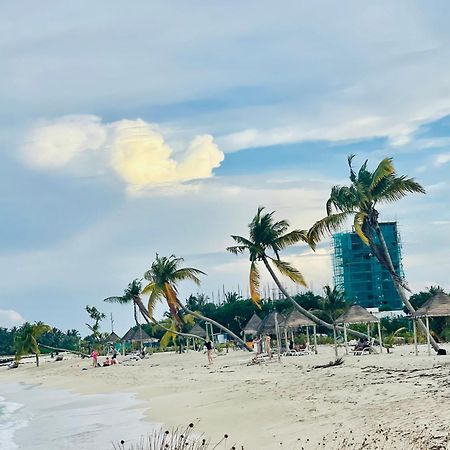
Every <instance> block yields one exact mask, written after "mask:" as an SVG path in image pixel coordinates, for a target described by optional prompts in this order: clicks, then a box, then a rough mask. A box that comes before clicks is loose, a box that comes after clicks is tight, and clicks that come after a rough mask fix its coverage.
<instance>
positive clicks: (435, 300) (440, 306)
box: [413, 292, 450, 317]
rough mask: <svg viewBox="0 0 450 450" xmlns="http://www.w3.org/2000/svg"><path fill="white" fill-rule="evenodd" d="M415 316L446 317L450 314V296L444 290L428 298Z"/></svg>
mask: <svg viewBox="0 0 450 450" xmlns="http://www.w3.org/2000/svg"><path fill="white" fill-rule="evenodd" d="M413 316H414V317H425V316H428V317H444V316H450V297H449V296H448V295H447V294H444V293H443V292H439V293H438V294H436V295H434V296H433V297H431V298H430V299H429V300H427V301H426V302H425V303H424V304H423V305H422V306H421V307H420V308H419V309H418V310H417V311H416V312H415V313H414V314H413Z"/></svg>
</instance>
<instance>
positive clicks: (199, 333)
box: [189, 323, 206, 338]
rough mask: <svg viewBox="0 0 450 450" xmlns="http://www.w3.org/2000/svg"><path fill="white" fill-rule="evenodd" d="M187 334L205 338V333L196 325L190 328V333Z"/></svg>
mask: <svg viewBox="0 0 450 450" xmlns="http://www.w3.org/2000/svg"><path fill="white" fill-rule="evenodd" d="M189 334H195V336H198V337H201V338H205V337H206V331H205V330H204V329H203V328H202V327H201V326H200V325H199V324H198V323H196V324H195V325H194V326H193V327H192V328H191V331H189Z"/></svg>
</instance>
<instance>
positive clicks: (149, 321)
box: [133, 299, 205, 341]
mask: <svg viewBox="0 0 450 450" xmlns="http://www.w3.org/2000/svg"><path fill="white" fill-rule="evenodd" d="M133 301H134V303H135V305H137V307H138V308H139V311H140V312H141V315H142V317H143V318H144V320H145V321H146V322H147V324H148V325H152V324H153V325H156V326H158V327H160V328H162V329H163V330H164V331H169V332H170V333H174V334H177V335H178V336H185V337H192V338H195V339H201V340H202V341H204V340H205V339H203V338H201V337H200V336H196V335H195V334H190V333H182V332H181V331H176V330H171V329H169V328H166V327H165V326H164V325H161V324H160V323H159V322H157V321H156V320H155V319H154V318H153V317H151V316H150V315H149V313H148V311H147V309H146V307H145V306H144V304H143V303H142V300H141V299H134V300H133Z"/></svg>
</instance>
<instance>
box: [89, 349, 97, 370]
mask: <svg viewBox="0 0 450 450" xmlns="http://www.w3.org/2000/svg"><path fill="white" fill-rule="evenodd" d="M91 356H92V365H93V366H94V367H97V359H98V353H97V350H95V349H94V350H93V351H92V355H91Z"/></svg>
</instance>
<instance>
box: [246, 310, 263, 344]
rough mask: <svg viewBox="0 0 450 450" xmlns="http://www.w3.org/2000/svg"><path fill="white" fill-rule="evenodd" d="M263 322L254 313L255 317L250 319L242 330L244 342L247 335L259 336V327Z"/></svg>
mask: <svg viewBox="0 0 450 450" xmlns="http://www.w3.org/2000/svg"><path fill="white" fill-rule="evenodd" d="M261 322H262V320H261V319H260V318H259V316H257V315H256V314H255V313H253V316H252V317H251V318H250V320H249V321H248V322H247V325H245V327H244V328H243V329H242V332H243V333H244V342H246V339H245V337H246V335H247V334H252V335H256V334H258V330H259V327H260V326H261Z"/></svg>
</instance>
